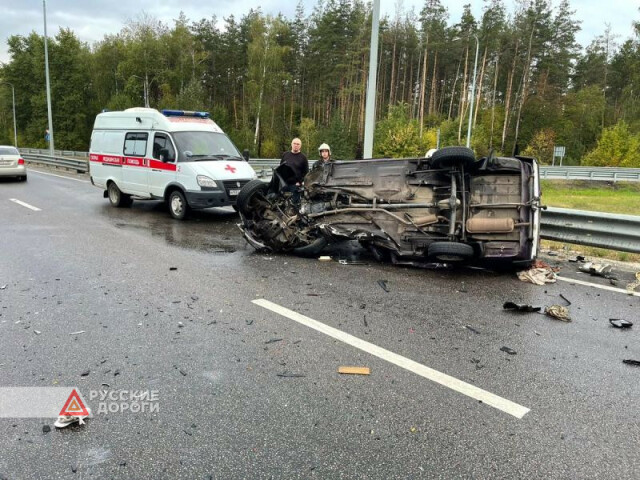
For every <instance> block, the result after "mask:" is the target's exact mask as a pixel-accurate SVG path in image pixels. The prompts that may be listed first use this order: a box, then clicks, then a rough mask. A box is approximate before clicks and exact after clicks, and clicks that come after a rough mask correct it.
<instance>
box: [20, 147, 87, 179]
mask: <svg viewBox="0 0 640 480" xmlns="http://www.w3.org/2000/svg"><path fill="white" fill-rule="evenodd" d="M21 153H22V158H24V160H25V161H26V162H27V163H36V164H42V165H49V166H52V167H63V168H68V169H71V170H75V171H76V172H78V173H86V172H88V171H89V162H88V161H87V160H77V159H73V158H64V157H50V156H49V155H40V154H35V153H25V151H24V149H22V150H21Z"/></svg>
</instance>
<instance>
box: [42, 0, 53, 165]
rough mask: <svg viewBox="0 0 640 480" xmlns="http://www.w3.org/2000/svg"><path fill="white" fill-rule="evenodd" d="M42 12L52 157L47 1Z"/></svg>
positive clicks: (51, 153)
mask: <svg viewBox="0 0 640 480" xmlns="http://www.w3.org/2000/svg"><path fill="white" fill-rule="evenodd" d="M42 11H43V12H44V69H45V74H46V79H47V114H48V117H49V132H48V135H49V153H50V155H51V156H52V157H53V155H54V153H53V117H52V115H51V87H50V86H49V52H48V50H47V1H46V0H42Z"/></svg>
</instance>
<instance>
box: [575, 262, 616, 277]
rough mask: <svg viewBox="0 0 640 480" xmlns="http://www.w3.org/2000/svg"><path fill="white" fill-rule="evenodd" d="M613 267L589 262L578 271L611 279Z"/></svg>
mask: <svg viewBox="0 0 640 480" xmlns="http://www.w3.org/2000/svg"><path fill="white" fill-rule="evenodd" d="M612 268H613V267H612V266H611V265H609V264H608V263H593V262H587V263H585V264H584V265H580V267H578V270H580V271H581V272H584V273H589V274H591V275H596V276H598V277H604V278H609V277H610V276H611V270H612Z"/></svg>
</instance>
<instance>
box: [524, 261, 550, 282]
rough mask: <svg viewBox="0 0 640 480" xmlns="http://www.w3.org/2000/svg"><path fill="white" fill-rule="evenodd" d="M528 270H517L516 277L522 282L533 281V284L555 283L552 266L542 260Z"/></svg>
mask: <svg viewBox="0 0 640 480" xmlns="http://www.w3.org/2000/svg"><path fill="white" fill-rule="evenodd" d="M535 265H543V266H534V267H533V268H530V269H529V270H523V271H521V272H518V278H519V279H520V280H521V281H522V282H529V283H533V284H534V285H544V284H545V283H556V273H555V271H554V269H553V268H551V267H550V266H549V265H547V264H546V263H544V262H536V264H535ZM556 270H557V269H556Z"/></svg>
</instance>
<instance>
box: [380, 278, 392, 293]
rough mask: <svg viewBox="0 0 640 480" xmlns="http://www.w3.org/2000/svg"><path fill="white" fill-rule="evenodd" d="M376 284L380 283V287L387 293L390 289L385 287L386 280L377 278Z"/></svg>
mask: <svg viewBox="0 0 640 480" xmlns="http://www.w3.org/2000/svg"><path fill="white" fill-rule="evenodd" d="M378 285H380V288H382V289H383V290H384V291H385V292H387V293H389V292H390V291H391V290H389V287H387V281H386V280H378Z"/></svg>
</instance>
